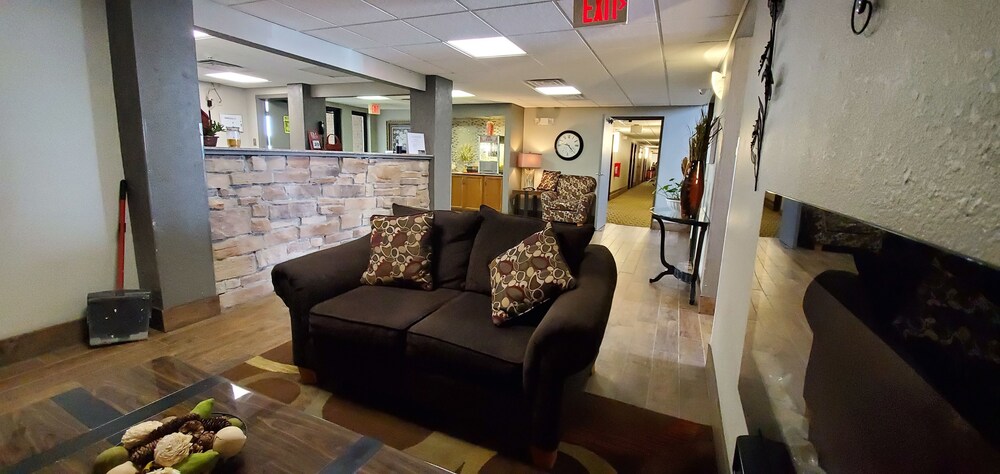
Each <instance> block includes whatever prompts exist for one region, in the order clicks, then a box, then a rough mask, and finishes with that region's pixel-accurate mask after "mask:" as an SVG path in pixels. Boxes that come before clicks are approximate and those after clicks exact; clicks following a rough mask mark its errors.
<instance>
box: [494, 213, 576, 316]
mask: <svg viewBox="0 0 1000 474" xmlns="http://www.w3.org/2000/svg"><path fill="white" fill-rule="evenodd" d="M490 283H491V285H492V287H493V301H492V314H491V316H492V319H493V324H496V325H497V326H502V325H504V324H507V323H508V322H510V321H511V320H513V319H515V318H517V317H519V316H523V315H524V314H525V313H527V312H528V311H530V310H531V309H532V308H534V307H536V306H538V305H540V304H542V303H544V302H546V301H547V300H549V299H551V298H553V297H555V296H556V295H558V294H559V292H561V291H564V290H567V289H570V288H573V287H574V286H575V285H576V280H575V279H574V278H573V275H572V274H571V273H570V270H569V265H567V264H566V260H565V259H564V258H563V256H562V253H560V251H559V240H558V239H557V238H556V234H555V231H553V230H552V225H551V224H546V226H545V229H543V230H541V231H540V232H536V233H534V234H531V235H529V236H528V237H527V238H526V239H524V240H522V241H521V242H520V243H518V244H517V245H515V246H514V247H513V248H511V249H510V250H507V251H506V252H504V253H502V254H500V255H498V256H497V257H496V258H495V259H493V261H492V262H490Z"/></svg>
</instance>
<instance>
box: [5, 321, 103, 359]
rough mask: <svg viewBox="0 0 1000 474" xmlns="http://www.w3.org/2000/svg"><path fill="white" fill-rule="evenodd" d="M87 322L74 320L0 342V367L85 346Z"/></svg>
mask: <svg viewBox="0 0 1000 474" xmlns="http://www.w3.org/2000/svg"><path fill="white" fill-rule="evenodd" d="M86 341H87V320H86V319H74V320H73V321H67V322H65V323H62V324H56V325H55V326H49V327H47V328H42V329H39V330H37V331H32V332H29V333H27V334H19V335H17V336H13V337H9V338H7V339H4V340H0V366H4V365H7V364H12V363H14V362H18V361H22V360H25V359H30V358H32V357H35V356H39V355H42V354H46V353H48V352H51V351H53V350H55V349H59V348H62V347H66V346H72V345H75V344H81V345H86V343H87V342H86Z"/></svg>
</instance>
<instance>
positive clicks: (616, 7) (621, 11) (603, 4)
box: [573, 0, 628, 28]
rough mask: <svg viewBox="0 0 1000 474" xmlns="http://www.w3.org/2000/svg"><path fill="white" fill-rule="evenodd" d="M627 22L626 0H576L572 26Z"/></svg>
mask: <svg viewBox="0 0 1000 474" xmlns="http://www.w3.org/2000/svg"><path fill="white" fill-rule="evenodd" d="M626 20H628V0H576V4H575V5H574V11H573V26H576V27H578V28H579V27H581V26H594V25H607V24H610V23H625V22H626Z"/></svg>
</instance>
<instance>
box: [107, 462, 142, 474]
mask: <svg viewBox="0 0 1000 474" xmlns="http://www.w3.org/2000/svg"><path fill="white" fill-rule="evenodd" d="M137 472H139V470H138V469H136V468H135V466H134V465H133V464H132V461H125V462H123V463H121V464H119V465H117V466H115V467H113V468H111V470H110V471H108V474H136V473H137Z"/></svg>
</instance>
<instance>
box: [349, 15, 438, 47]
mask: <svg viewBox="0 0 1000 474" xmlns="http://www.w3.org/2000/svg"><path fill="white" fill-rule="evenodd" d="M347 29H349V30H351V31H353V32H355V33H357V34H359V35H361V36H364V37H366V38H368V39H371V40H374V41H377V42H379V43H381V44H384V45H387V46H400V45H404V44H420V43H435V42H437V39H435V38H434V37H433V36H431V35H428V34H427V33H424V32H423V31H420V30H418V29H416V28H414V27H412V26H410V25H408V24H407V23H405V22H403V21H402V20H393V21H383V22H380V23H368V24H365V25H353V26H348V27H347Z"/></svg>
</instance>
